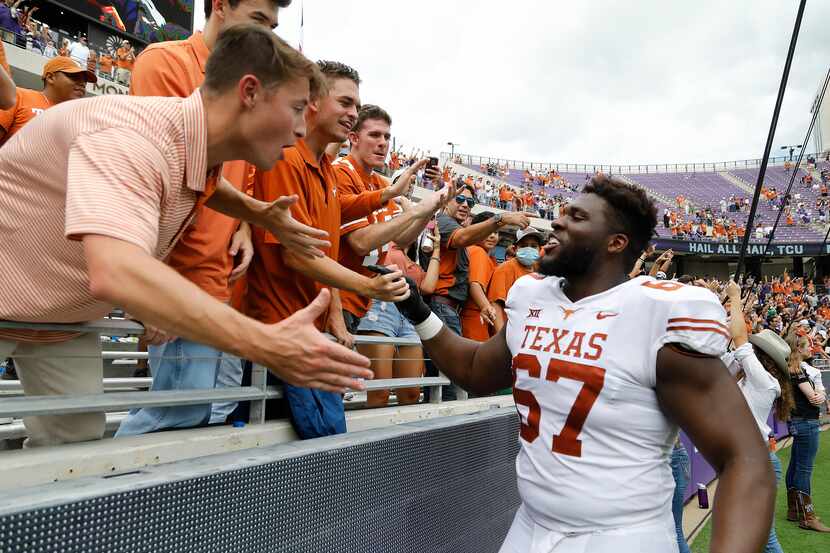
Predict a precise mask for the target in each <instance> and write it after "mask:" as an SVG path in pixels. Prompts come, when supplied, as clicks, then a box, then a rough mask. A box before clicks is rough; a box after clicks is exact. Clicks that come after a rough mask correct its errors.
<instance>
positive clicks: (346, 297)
mask: <svg viewBox="0 0 830 553" xmlns="http://www.w3.org/2000/svg"><path fill="white" fill-rule="evenodd" d="M391 125H392V118H391V117H390V116H389V114H388V113H387V112H386V111H385V110H383V109H382V108H380V107H378V106H375V105H365V106H363V107H362V108H360V112H359V113H358V116H357V122H356V123H355V126H354V128H353V129H352V131H351V132H350V133H349V142H350V143H351V151H350V153H349V155H348V156H346V157H341V158H339V159H337V160H335V161H334V162H333V163H332V165H333V166H334V168H335V171H336V173H337V190H338V193H340V194H342V195H357V194H363V193H366V192H374V191H377V190H382V189H384V188H386V187H387V186H388V182H387V181H386V179H385V178H383V177H381V176H380V175H379V174H378V173H377V172H375V170H376V169H382V168H383V166H384V163H385V161H386V155H387V153H388V152H389V142H390V139H391V138H392V133H391ZM428 161H429V159H422V160H421V161H419V162H417V163H414V164H412V165H411V166H409V167H408V168H407V169H406V171H404V172H403V174H401V175H399V176H398V179H400V180H401V181H402V182H404V183H405V182H409V181H410V180H411V179H412V177H413V176H414V175H415V174H416V173H417V172H418V171H420V170H421V169H423V168H424V166H426V164H427V162H428ZM440 176H441V173H440V170H439V169H437V168H435V169H429V170H427V173H426V175H425V178H428V179H430V180H432V181H434V182H438V180H439V178H440ZM448 197H449V189H444V190H442V191H440V192H435V193H433V194H432V195H431V196H430V197H428V198H425V199H424V200H422V201H421V202H419V203H417V204H415V206H413V207H411V208H410V209H408V210H407V211H406V212H404V211H403V210H402V209H401V207H400V206H399V205H398V204H397V203H395V202H394V201H392V200H390V201H389V202H387V204H386V205H384V206H383V207H381V208H380V209H379V210H377V211H375V212H373V213H370V214H368V215H367V216H366V217H361V218H360V219H356V220H354V221H343V223H344V224H343V225H342V226H341V227H340V264H341V265H343V266H344V267H347V268H349V269H351V270H352V271H355V272H357V273H360V274H362V275H364V276H368V277H372V276H374V274H375V273H373V272H372V271H370V270H369V269H368V268H367V267H368V266H370V265H378V264H381V265H382V264H384V261H383V260H384V258H385V256H386V252H387V251H388V248H389V242H397V243H399V244H411V243H412V242H413V241H415V239H416V238H418V236H419V235H420V234H421V232H422V231H423V230H424V228H425V227H426V225H427V223H429V221H430V219H432V216H433V215H435V212H436V211H438V210H439V209H441V208H442V207H443V206H444V205H445V204H446V200H447V198H448ZM393 218H394V220H393ZM340 300H341V303H342V304H343V320H344V322H345V325H346V330H347V331H348V332H349V333H350V334H355V332H357V325H358V323H359V322H360V319H361V318H363V316H364V315H365V314H366V311H367V310H368V309H369V302H370V299H369V298H368V297H366V296H361V295H359V294H356V293H354V292H351V291H349V290H342V291H341V292H340Z"/></svg>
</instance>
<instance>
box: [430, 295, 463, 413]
mask: <svg viewBox="0 0 830 553" xmlns="http://www.w3.org/2000/svg"><path fill="white" fill-rule="evenodd" d="M429 308H430V309H431V310H432V312H433V313H435V314H436V315H438V318H439V319H441V320H442V321H444V324H445V325H447V328H449V329H450V330H452V331H453V332H455V333H456V334H458V335H459V336H461V317H459V316H458V312H457V311H456V310H455V309H453V308H452V307H450V306H449V305H447V304H445V303H438V302H437V301H431V302H430V303H429ZM426 376H438V369H437V368H436V367H435V364H434V363H433V362H432V361H431V360H429V361H427V363H426ZM441 399H442V401H454V400H456V399H458V394H457V393H456V390H455V386H442V387H441ZM424 401H429V389H428V388H425V389H424Z"/></svg>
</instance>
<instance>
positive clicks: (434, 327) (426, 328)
mask: <svg viewBox="0 0 830 553" xmlns="http://www.w3.org/2000/svg"><path fill="white" fill-rule="evenodd" d="M442 328H444V321H442V320H441V319H439V318H438V315H436V314H435V313H430V314H429V317H427V320H425V321H424V322H422V323H418V324H416V325H415V332H417V333H418V336H420V337H421V340H432V339H433V338H435V337H436V336H437V335H438V333H439V332H441V329H442Z"/></svg>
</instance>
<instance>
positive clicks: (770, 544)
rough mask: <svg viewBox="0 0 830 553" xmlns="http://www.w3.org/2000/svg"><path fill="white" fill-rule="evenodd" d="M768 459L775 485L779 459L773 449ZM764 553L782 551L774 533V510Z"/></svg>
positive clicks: (778, 475) (778, 474)
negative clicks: (773, 473) (773, 474)
mask: <svg viewBox="0 0 830 553" xmlns="http://www.w3.org/2000/svg"><path fill="white" fill-rule="evenodd" d="M769 460H770V462H771V463H772V469H773V470H774V471H775V485H776V487H777V486H778V483H779V482H781V461H779V460H778V455H776V454H775V452H774V451H770V452H769ZM764 553H784V550H783V549H781V544H780V543H778V535H777V534H776V533H775V512H773V513H772V526H770V529H769V538H768V539H767V546H766V547H765V548H764Z"/></svg>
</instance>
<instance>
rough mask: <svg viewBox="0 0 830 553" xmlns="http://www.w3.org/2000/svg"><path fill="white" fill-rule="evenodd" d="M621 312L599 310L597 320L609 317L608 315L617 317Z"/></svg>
mask: <svg viewBox="0 0 830 553" xmlns="http://www.w3.org/2000/svg"><path fill="white" fill-rule="evenodd" d="M617 315H619V313H615V312H613V311H599V312H598V313H597V320H598V321H601V320H603V319H607V318H608V317H616V316H617Z"/></svg>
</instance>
